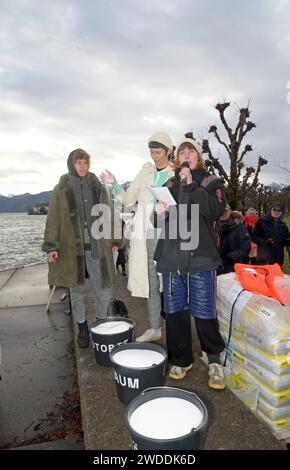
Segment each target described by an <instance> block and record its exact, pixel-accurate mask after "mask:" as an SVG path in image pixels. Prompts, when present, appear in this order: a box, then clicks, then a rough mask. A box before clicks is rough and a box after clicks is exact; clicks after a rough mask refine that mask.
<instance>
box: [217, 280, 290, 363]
mask: <svg viewBox="0 0 290 470" xmlns="http://www.w3.org/2000/svg"><path fill="white" fill-rule="evenodd" d="M285 277H286V278H290V276H285ZM283 279H284V278H283ZM217 282H218V288H217V312H218V317H219V318H220V319H221V320H222V321H224V322H229V321H230V318H231V313H232V324H233V327H234V328H235V329H236V330H237V331H238V332H239V334H240V335H241V336H243V337H244V338H245V339H246V340H247V341H249V342H251V343H253V344H254V345H256V346H258V347H260V348H262V349H265V350H266V351H268V352H270V353H271V354H274V355H280V354H283V353H286V352H290V307H289V306H284V305H281V304H280V302H278V301H277V300H275V299H272V298H270V297H265V296H264V295H261V294H254V293H252V292H249V291H243V289H242V286H241V284H240V283H239V281H238V280H236V275H235V273H228V274H224V275H221V276H218V281H217Z"/></svg>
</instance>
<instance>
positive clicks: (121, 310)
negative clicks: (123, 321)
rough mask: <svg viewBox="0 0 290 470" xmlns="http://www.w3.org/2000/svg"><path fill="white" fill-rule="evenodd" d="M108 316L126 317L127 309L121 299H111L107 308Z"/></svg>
mask: <svg viewBox="0 0 290 470" xmlns="http://www.w3.org/2000/svg"><path fill="white" fill-rule="evenodd" d="M107 315H108V317H126V318H128V309H127V307H126V304H125V303H124V302H123V301H122V300H118V299H112V300H111V301H110V303H109V306H108V310H107Z"/></svg>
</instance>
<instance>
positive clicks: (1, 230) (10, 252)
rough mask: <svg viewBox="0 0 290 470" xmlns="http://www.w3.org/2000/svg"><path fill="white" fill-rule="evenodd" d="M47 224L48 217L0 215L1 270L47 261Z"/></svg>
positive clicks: (23, 214) (22, 214)
mask: <svg viewBox="0 0 290 470" xmlns="http://www.w3.org/2000/svg"><path fill="white" fill-rule="evenodd" d="M45 222H46V215H27V214H25V213H21V214H5V213H0V270H3V269H8V268H12V267H16V266H23V265H24V264H30V263H36V262H39V261H45V260H46V254H45V253H43V251H42V250H41V245H42V242H43V233H44V227H45Z"/></svg>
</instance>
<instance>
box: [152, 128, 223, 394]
mask: <svg viewBox="0 0 290 470" xmlns="http://www.w3.org/2000/svg"><path fill="white" fill-rule="evenodd" d="M176 155H177V157H176V173H175V176H174V177H173V178H172V179H170V180H169V181H168V183H167V187H168V188H169V191H170V192H171V194H172V196H173V197H174V199H175V201H176V202H177V205H176V206H174V205H172V206H169V207H168V206H167V204H166V203H165V202H164V201H159V202H158V203H157V204H156V207H155V214H157V215H156V217H155V220H154V223H155V225H158V226H160V227H161V226H162V225H163V227H162V233H161V236H160V239H159V241H158V244H157V248H156V251H155V256H154V258H155V260H156V262H157V271H158V272H160V273H162V278H163V293H164V310H165V312H166V315H165V319H166V344H167V351H168V359H169V362H170V364H171V368H170V372H169V377H170V378H172V379H176V380H178V379H182V378H183V377H185V375H186V373H187V371H188V370H190V369H191V368H192V362H193V352H192V338H191V314H192V316H194V318H195V325H196V330H197V335H198V338H199V341H200V343H201V348H202V350H203V351H205V352H206V354H207V357H208V361H209V386H210V387H211V388H214V389H223V388H224V387H225V385H224V372H223V367H222V365H221V361H220V353H221V352H222V351H223V349H224V341H223V339H222V337H221V335H220V332H219V325H218V320H217V318H216V306H215V300H216V269H217V268H218V266H219V264H220V256H219V248H218V237H217V233H216V232H215V229H214V226H215V223H216V221H217V220H218V219H219V217H220V216H221V214H222V213H223V211H224V208H225V193H224V187H223V184H222V181H221V180H220V179H219V178H217V177H216V176H214V175H210V174H209V173H208V172H207V171H206V170H205V167H204V160H203V158H202V150H201V148H200V146H199V144H198V143H197V142H196V140H194V139H193V138H189V137H186V138H184V139H183V140H182V141H181V142H180V144H179V145H178V147H177V154H176ZM184 162H186V164H188V168H185V167H181V165H182V164H183V166H184ZM196 209H197V211H196ZM174 232H175V233H174Z"/></svg>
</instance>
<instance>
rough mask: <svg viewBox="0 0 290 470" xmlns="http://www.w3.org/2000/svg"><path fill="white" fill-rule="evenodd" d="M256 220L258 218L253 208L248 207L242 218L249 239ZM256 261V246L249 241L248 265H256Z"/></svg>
mask: <svg viewBox="0 0 290 470" xmlns="http://www.w3.org/2000/svg"><path fill="white" fill-rule="evenodd" d="M258 219H259V216H258V214H257V211H256V209H254V207H249V209H248V210H247V213H246V215H245V217H244V224H245V226H246V227H247V229H248V231H249V234H250V237H252V230H253V227H254V225H255V223H256V222H257V220H258ZM256 259H257V244H256V243H254V242H253V240H251V250H250V253H249V263H250V264H256Z"/></svg>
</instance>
